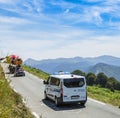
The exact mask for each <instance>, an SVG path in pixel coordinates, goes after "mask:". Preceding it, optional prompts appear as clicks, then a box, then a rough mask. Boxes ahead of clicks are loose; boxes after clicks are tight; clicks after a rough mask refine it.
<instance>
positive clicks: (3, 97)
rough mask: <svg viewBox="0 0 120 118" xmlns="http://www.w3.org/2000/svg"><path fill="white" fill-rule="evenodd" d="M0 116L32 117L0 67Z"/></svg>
mask: <svg viewBox="0 0 120 118" xmlns="http://www.w3.org/2000/svg"><path fill="white" fill-rule="evenodd" d="M0 118H34V117H33V115H32V114H31V112H30V111H29V109H28V108H26V107H25V105H24V104H23V103H22V98H21V96H20V95H19V94H18V93H16V92H14V91H13V89H12V88H11V87H10V86H9V83H8V81H7V80H6V79H5V76H4V73H3V70H2V68H1V67H0Z"/></svg>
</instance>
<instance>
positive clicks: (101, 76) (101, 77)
mask: <svg viewBox="0 0 120 118" xmlns="http://www.w3.org/2000/svg"><path fill="white" fill-rule="evenodd" d="M107 80H108V77H107V76H106V75H105V74H104V73H98V74H97V78H96V82H97V84H99V85H100V86H101V87H105V86H106V83H107Z"/></svg>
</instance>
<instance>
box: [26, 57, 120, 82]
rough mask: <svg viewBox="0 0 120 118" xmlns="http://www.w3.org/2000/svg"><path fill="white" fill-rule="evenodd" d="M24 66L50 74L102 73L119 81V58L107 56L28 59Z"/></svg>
mask: <svg viewBox="0 0 120 118" xmlns="http://www.w3.org/2000/svg"><path fill="white" fill-rule="evenodd" d="M24 64H25V65H28V66H31V67H34V68H37V69H40V70H42V71H44V72H47V73H50V74H52V73H54V72H56V71H69V72H72V71H74V70H81V71H83V72H86V73H88V72H93V73H95V74H97V73H99V72H103V73H104V74H106V75H107V76H108V77H115V78H116V79H117V80H118V81H120V76H119V74H120V58H118V57H113V56H109V55H103V56H99V57H89V58H83V57H74V58H57V59H45V60H34V59H31V58H29V59H27V60H26V61H24Z"/></svg>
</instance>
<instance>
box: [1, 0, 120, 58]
mask: <svg viewBox="0 0 120 118" xmlns="http://www.w3.org/2000/svg"><path fill="white" fill-rule="evenodd" d="M7 54H17V55H19V56H20V57H22V58H23V60H25V59H27V58H33V59H37V60H41V59H48V58H59V57H66V58H68V57H75V56H81V57H95V56H100V55H112V56H116V57H120V0H0V56H5V55H7Z"/></svg>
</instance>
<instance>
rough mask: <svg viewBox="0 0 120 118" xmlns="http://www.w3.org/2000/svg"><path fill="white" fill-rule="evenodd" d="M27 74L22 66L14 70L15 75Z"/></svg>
mask: <svg viewBox="0 0 120 118" xmlns="http://www.w3.org/2000/svg"><path fill="white" fill-rule="evenodd" d="M19 76H25V72H24V70H23V69H22V67H16V68H15V72H14V77H19Z"/></svg>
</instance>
